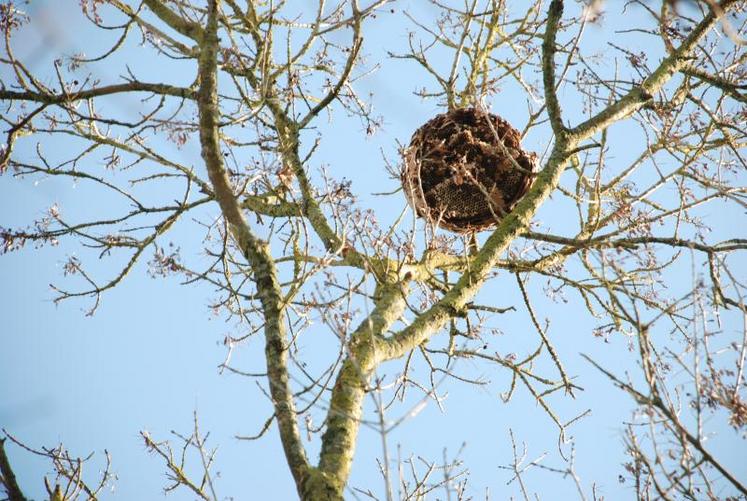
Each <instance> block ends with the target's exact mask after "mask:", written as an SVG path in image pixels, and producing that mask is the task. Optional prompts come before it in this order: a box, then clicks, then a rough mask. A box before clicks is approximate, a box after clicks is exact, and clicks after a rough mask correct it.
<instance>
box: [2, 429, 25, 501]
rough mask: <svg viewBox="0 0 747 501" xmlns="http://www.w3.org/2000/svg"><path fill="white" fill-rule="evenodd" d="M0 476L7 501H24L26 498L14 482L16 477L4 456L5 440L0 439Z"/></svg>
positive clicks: (6, 457)
mask: <svg viewBox="0 0 747 501" xmlns="http://www.w3.org/2000/svg"><path fill="white" fill-rule="evenodd" d="M0 474H2V478H1V479H0V480H2V484H3V487H5V491H6V493H7V494H8V501H26V496H24V495H23V492H21V488H20V487H19V486H18V482H16V475H15V473H13V469H12V468H11V467H10V461H9V460H8V456H7V455H6V454H5V439H4V438H2V439H0Z"/></svg>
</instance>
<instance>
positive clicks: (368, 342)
mask: <svg viewBox="0 0 747 501" xmlns="http://www.w3.org/2000/svg"><path fill="white" fill-rule="evenodd" d="M375 294H376V297H375V307H374V310H373V311H372V312H371V315H370V316H369V317H368V318H366V319H365V320H363V322H362V323H361V324H360V325H359V326H358V328H357V329H356V330H355V332H353V334H352V336H351V338H350V342H349V345H348V349H349V354H348V357H347V359H346V360H345V362H344V363H343V365H342V368H341V369H340V373H339V374H338V376H337V381H336V382H335V386H334V388H333V389H332V400H331V402H330V408H329V412H328V414H327V430H326V431H325V432H324V436H323V437H322V452H321V455H320V457H319V471H318V474H319V476H318V477H317V479H315V480H322V479H323V483H318V482H313V483H312V484H311V485H309V487H310V488H311V489H312V490H309V491H307V493H308V494H309V497H308V499H314V500H316V499H342V492H343V488H344V487H345V484H346V483H347V479H348V475H349V474H350V465H351V463H352V461H353V455H354V453H355V441H356V438H357V436H358V428H359V427H360V420H361V413H362V411H363V399H364V397H365V395H366V388H367V385H368V379H369V377H370V375H371V373H372V372H373V370H374V369H375V367H376V364H377V360H378V357H377V347H378V343H377V341H378V340H380V339H381V338H382V337H383V336H384V334H385V333H386V331H387V330H388V329H389V328H390V327H391V326H392V324H394V323H395V322H396V321H397V320H398V319H399V318H400V316H401V315H402V313H403V312H404V309H405V306H406V300H405V298H406V296H407V292H406V291H403V290H402V288H401V285H400V284H399V283H394V284H382V285H380V286H379V287H377V290H376V293H375ZM319 489H323V490H319ZM314 490H316V491H315V492H314ZM322 493H324V496H325V497H318V496H320V495H321V494H322Z"/></svg>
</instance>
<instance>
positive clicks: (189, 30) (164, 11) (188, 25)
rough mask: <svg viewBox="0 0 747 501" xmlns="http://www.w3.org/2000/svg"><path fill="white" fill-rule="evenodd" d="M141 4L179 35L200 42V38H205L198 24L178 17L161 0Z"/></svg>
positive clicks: (144, 1) (146, 0)
mask: <svg viewBox="0 0 747 501" xmlns="http://www.w3.org/2000/svg"><path fill="white" fill-rule="evenodd" d="M143 3H145V5H147V6H148V8H150V10H152V11H153V13H154V14H155V15H156V16H158V17H159V18H160V19H161V21H163V22H164V23H166V24H168V25H169V26H170V27H171V28H172V29H173V30H174V31H177V32H179V33H181V34H182V35H184V36H185V37H188V38H191V39H192V40H194V41H196V42H200V41H201V40H202V37H203V36H205V33H204V31H203V29H202V27H201V26H200V25H199V24H197V23H193V22H191V21H188V20H186V19H184V18H183V17H181V16H179V14H177V13H175V12H174V11H172V10H171V9H169V8H168V7H166V5H164V4H163V2H161V0H143Z"/></svg>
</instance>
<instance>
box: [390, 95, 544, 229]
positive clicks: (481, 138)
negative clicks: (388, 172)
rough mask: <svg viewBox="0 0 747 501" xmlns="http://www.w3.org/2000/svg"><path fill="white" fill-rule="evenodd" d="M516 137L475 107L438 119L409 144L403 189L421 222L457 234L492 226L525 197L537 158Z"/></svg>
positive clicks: (502, 122)
mask: <svg viewBox="0 0 747 501" xmlns="http://www.w3.org/2000/svg"><path fill="white" fill-rule="evenodd" d="M520 139H521V136H520V134H519V132H518V131H517V130H516V129H514V128H513V127H511V125H510V124H509V123H508V122H506V121H505V120H503V119H502V118H501V117H499V116H496V115H493V114H490V113H486V112H483V111H481V110H478V109H476V108H462V109H456V110H452V111H449V112H448V113H443V114H441V115H437V116H436V117H435V118H433V119H431V120H429V121H428V122H426V123H425V124H424V125H423V126H421V127H420V128H419V129H418V130H417V131H415V134H413V136H412V139H411V140H410V146H409V147H408V148H407V150H406V154H405V162H404V168H403V170H402V186H403V188H404V191H405V195H406V196H407V200H408V202H409V203H410V205H411V206H412V207H413V208H414V209H415V211H416V213H417V214H418V216H420V217H424V218H426V219H428V220H429V221H430V222H432V223H433V224H436V225H438V226H439V227H442V228H446V229H448V230H451V231H454V232H457V233H468V232H474V231H481V230H485V229H488V228H491V227H494V226H496V225H497V224H498V223H499V222H500V220H501V218H502V217H503V216H505V215H506V214H507V213H508V212H510V211H511V209H512V208H513V207H514V205H516V202H518V201H519V199H521V197H523V196H524V194H525V193H526V192H527V190H529V187H530V186H531V185H532V182H533V181H534V177H535V175H536V172H537V155H536V154H534V153H527V152H525V151H524V150H522V149H521V144H520Z"/></svg>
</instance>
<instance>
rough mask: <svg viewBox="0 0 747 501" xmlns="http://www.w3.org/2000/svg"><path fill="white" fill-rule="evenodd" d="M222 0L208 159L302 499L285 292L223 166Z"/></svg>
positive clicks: (210, 74) (204, 80)
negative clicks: (255, 311) (258, 314)
mask: <svg viewBox="0 0 747 501" xmlns="http://www.w3.org/2000/svg"><path fill="white" fill-rule="evenodd" d="M219 1H220V0H210V1H209V2H208V20H207V25H206V28H205V32H204V34H203V37H202V42H201V53H200V59H199V77H200V89H199V94H198V95H199V98H198V109H199V115H200V142H201V145H202V158H203V159H204V161H205V166H206V167H207V171H208V176H209V178H210V182H211V183H212V185H213V189H214V191H215V198H216V200H217V201H218V204H219V205H220V208H221V212H222V214H223V217H224V218H225V219H226V222H227V223H228V226H229V228H230V231H231V234H232V235H233V237H234V239H235V240H236V242H237V244H238V246H239V248H240V249H241V251H242V253H243V254H244V256H245V257H246V259H247V260H248V261H249V263H250V265H251V266H252V270H253V274H254V281H255V283H256V286H257V296H258V297H259V299H260V302H261V304H262V310H263V316H264V319H265V354H266V358H267V378H268V382H269V386H270V395H271V396H272V402H273V405H274V406H275V416H276V418H277V420H278V427H279V429H280V439H281V441H282V444H283V449H284V451H285V456H286V459H287V461H288V466H289V467H290V469H291V473H292V474H293V478H294V480H295V481H296V487H297V489H298V492H299V494H300V493H301V492H302V489H303V485H304V483H305V481H306V479H307V477H308V474H309V464H308V461H307V459H306V453H305V451H304V449H303V445H302V443H301V436H300V433H299V431H298V424H297V422H296V409H295V403H294V401H293V394H292V391H291V388H290V382H289V380H288V368H287V346H286V343H287V336H286V331H285V324H284V323H283V320H282V315H283V304H282V297H283V296H282V291H281V288H280V283H279V281H278V277H277V270H276V269H275V265H274V263H273V261H272V255H271V254H270V249H269V246H268V245H267V243H266V242H263V241H262V240H260V239H258V238H257V237H256V236H255V235H254V234H253V233H252V231H251V230H250V228H249V226H248V224H247V222H246V220H245V219H244V215H243V213H242V212H241V207H240V205H239V203H238V201H237V200H236V196H235V195H234V193H233V190H232V188H231V184H230V181H229V179H228V174H227V173H226V170H225V168H224V167H223V160H222V155H221V146H220V132H219V126H218V116H219V113H218V93H217V64H218V62H217V54H218V45H219V41H218V34H217V30H218V22H217V17H218V3H219Z"/></svg>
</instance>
